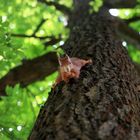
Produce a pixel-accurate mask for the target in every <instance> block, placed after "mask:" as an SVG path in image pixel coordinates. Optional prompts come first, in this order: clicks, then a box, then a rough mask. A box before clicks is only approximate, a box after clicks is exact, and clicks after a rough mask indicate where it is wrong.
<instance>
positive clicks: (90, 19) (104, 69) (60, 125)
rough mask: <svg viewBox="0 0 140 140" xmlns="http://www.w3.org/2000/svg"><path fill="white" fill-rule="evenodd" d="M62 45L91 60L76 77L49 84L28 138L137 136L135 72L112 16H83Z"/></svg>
mask: <svg viewBox="0 0 140 140" xmlns="http://www.w3.org/2000/svg"><path fill="white" fill-rule="evenodd" d="M78 20H79V19H78ZM71 25H72V24H71ZM64 49H65V51H66V52H67V53H68V54H69V55H70V56H75V57H78V58H84V59H88V58H91V59H92V60H93V63H92V64H88V65H86V66H84V67H83V68H82V69H81V73H80V77H79V78H78V79H70V81H69V82H68V83H64V82H61V83H60V84H59V85H58V86H56V88H55V89H52V91H51V92H50V95H49V98H48V100H47V102H46V103H45V105H44V106H43V107H42V108H41V110H40V113H39V116H38V118H37V121H36V123H35V125H34V127H33V129H32V132H31V134H30V136H29V138H28V139H29V140H93V139H94V140H99V139H100V140H114V139H115V140H139V139H140V117H139V116H140V92H139V90H138V88H137V81H138V80H137V73H136V72H135V69H134V66H133V65H132V62H131V60H130V59H129V57H128V55H127V52H126V50H125V48H123V47H122V45H121V42H120V41H119V39H118V38H117V35H116V29H115V21H113V19H111V18H109V17H108V18H104V17H101V16H100V15H88V16H87V17H86V18H82V19H81V20H79V22H77V24H76V23H75V25H74V27H73V29H72V31H71V34H70V37H69V39H68V40H67V42H66V43H65V45H64Z"/></svg>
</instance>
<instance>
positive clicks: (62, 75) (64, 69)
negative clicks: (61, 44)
mask: <svg viewBox="0 0 140 140" xmlns="http://www.w3.org/2000/svg"><path fill="white" fill-rule="evenodd" d="M58 61H59V65H60V66H59V71H58V77H57V79H56V81H55V84H54V87H55V86H56V85H57V84H58V83H60V82H61V81H65V82H68V81H69V79H70V78H79V75H80V69H81V68H82V67H83V66H84V65H86V64H88V63H92V60H91V59H89V60H84V59H80V58H76V57H72V58H70V57H69V56H68V55H65V56H64V57H58Z"/></svg>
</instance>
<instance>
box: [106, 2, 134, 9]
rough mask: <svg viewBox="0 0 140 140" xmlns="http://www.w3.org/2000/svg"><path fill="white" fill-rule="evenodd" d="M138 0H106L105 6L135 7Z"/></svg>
mask: <svg viewBox="0 0 140 140" xmlns="http://www.w3.org/2000/svg"><path fill="white" fill-rule="evenodd" d="M136 5H137V1H136V0H104V4H103V6H105V7H108V8H134V7H135V6H136Z"/></svg>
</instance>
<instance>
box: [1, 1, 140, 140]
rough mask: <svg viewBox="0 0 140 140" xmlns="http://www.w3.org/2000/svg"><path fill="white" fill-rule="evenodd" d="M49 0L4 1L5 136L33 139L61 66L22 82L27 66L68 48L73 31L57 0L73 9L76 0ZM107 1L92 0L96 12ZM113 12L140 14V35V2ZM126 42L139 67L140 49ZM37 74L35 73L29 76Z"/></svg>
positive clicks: (5, 139) (139, 23) (138, 23)
mask: <svg viewBox="0 0 140 140" xmlns="http://www.w3.org/2000/svg"><path fill="white" fill-rule="evenodd" d="M44 1H45V0H44ZM44 1H43V0H38V1H37V0H0V78H1V79H0V95H2V96H1V97H0V140H26V139H27V137H28V135H29V133H30V131H31V129H32V127H33V124H34V122H35V120H36V117H37V115H38V112H39V110H40V107H41V106H43V104H44V102H45V101H46V100H47V97H48V93H49V91H50V90H51V87H52V84H53V83H54V81H55V78H56V76H57V72H56V70H57V66H55V69H53V70H52V71H51V69H48V67H47V66H46V67H45V68H46V71H50V73H47V74H46V75H43V76H36V78H35V79H34V78H33V79H32V78H31V80H29V81H28V80H27V79H25V80H24V81H22V78H23V79H24V74H25V73H26V67H22V66H23V65H26V64H29V65H30V64H32V63H30V62H32V60H36V58H39V57H40V56H44V55H46V54H48V53H50V52H62V50H61V49H60V47H59V46H61V45H63V44H64V42H65V40H66V39H67V38H68V35H69V29H68V27H67V24H68V21H67V15H65V14H64V13H63V12H61V11H59V10H58V9H57V8H56V6H54V5H53V4H51V2H55V3H59V4H61V5H65V6H67V7H68V8H70V9H72V0H52V1H51V0H48V3H45V2H44ZM102 3H103V2H102V0H94V1H92V2H91V3H90V4H91V6H92V7H93V9H92V11H90V12H93V11H94V12H98V9H99V7H100V6H101V5H102ZM109 13H110V14H111V15H113V16H118V17H120V18H122V19H125V20H127V19H130V18H132V17H138V16H139V19H138V20H134V21H132V22H130V24H129V26H130V27H131V28H133V29H134V30H136V31H137V32H139V34H140V5H138V6H137V7H136V8H133V9H127V8H126V9H110V10H109ZM122 45H123V46H124V47H125V48H126V49H127V50H128V53H129V55H130V57H131V59H132V60H133V61H134V63H136V64H137V65H139V64H140V50H139V49H138V48H137V47H135V46H133V45H131V44H129V43H128V42H127V41H125V40H122ZM46 62H47V60H46ZM35 63H38V61H35ZM42 63H45V62H42ZM43 65H44V64H43ZM30 67H31V68H32V65H30ZM15 68H16V69H15ZM35 68H36V69H35V70H34V71H36V70H39V69H41V67H40V65H38V67H35ZM19 69H21V72H20V73H18V70H19ZM22 72H23V73H22ZM12 73H14V77H12V76H11V75H12ZM19 75H20V76H19ZM16 76H17V77H16ZM31 76H32V75H31V74H30V73H29V75H28V77H31ZM40 77H41V78H40ZM19 78H20V79H21V81H20V80H19ZM11 79H12V80H13V79H14V82H13V83H12V82H11V81H12V80H11Z"/></svg>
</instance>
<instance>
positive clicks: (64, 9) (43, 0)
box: [38, 0, 71, 15]
mask: <svg viewBox="0 0 140 140" xmlns="http://www.w3.org/2000/svg"><path fill="white" fill-rule="evenodd" d="M38 2H41V3H44V4H46V5H48V6H54V7H55V8H56V9H57V10H59V11H61V12H63V13H64V14H66V15H70V14H71V10H70V8H68V7H66V6H65V5H62V4H59V3H57V2H54V1H46V0H38Z"/></svg>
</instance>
